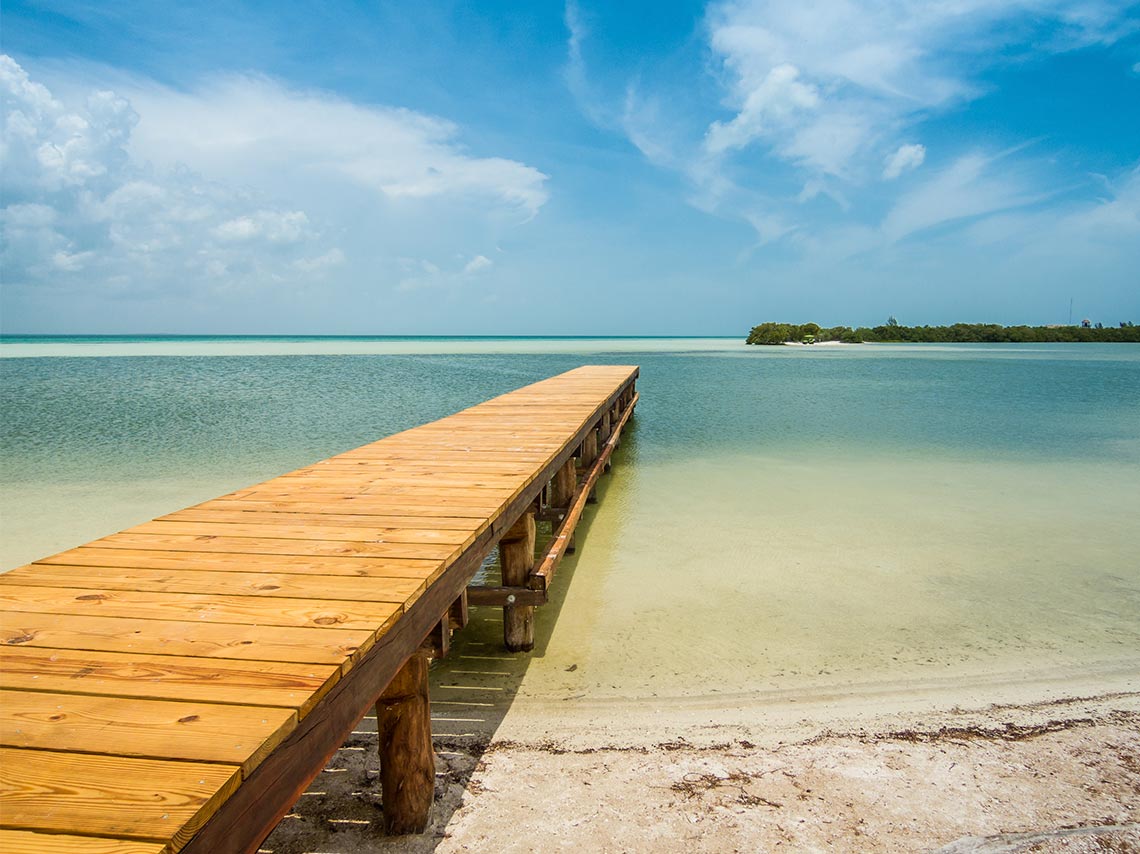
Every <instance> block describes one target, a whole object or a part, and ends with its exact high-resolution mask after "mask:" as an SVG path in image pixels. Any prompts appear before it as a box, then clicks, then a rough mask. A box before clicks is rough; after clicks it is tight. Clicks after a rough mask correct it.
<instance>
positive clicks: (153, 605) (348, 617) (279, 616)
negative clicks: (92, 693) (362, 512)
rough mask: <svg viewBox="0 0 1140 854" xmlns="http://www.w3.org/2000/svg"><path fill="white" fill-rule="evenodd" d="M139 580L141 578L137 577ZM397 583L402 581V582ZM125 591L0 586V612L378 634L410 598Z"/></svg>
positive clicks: (129, 586)
mask: <svg viewBox="0 0 1140 854" xmlns="http://www.w3.org/2000/svg"><path fill="white" fill-rule="evenodd" d="M165 574H170V573H165ZM202 574H204V573H191V575H202ZM218 575H219V576H222V577H224V578H232V577H234V576H235V575H238V573H232V572H226V573H218ZM135 577H136V578H137V574H136V576H135ZM320 578H321V577H320V576H315V577H313V576H309V577H307V580H310V581H320ZM336 580H337V581H340V580H341V579H336ZM398 580H399V581H403V579H398ZM405 584H406V582H405ZM156 586H159V587H169V586H170V585H169V584H162V585H156ZM174 586H175V587H177V585H174ZM314 586H315V585H314ZM408 586H410V585H408ZM124 587H125V589H121V590H116V589H112V588H109V587H106V586H103V587H96V588H83V587H52V586H45V587H34V586H23V585H16V584H0V607H3V608H4V609H6V610H8V611H12V612H16V611H20V612H24V613H29V612H34V613H41V614H98V615H100V616H103V617H133V618H135V619H145V620H188V619H193V620H199V621H202V622H210V623H247V624H252V625H262V626H309V627H312V628H320V627H324V626H336V627H338V628H342V629H365V630H375V628H376V627H377V626H382V625H384V624H385V623H386V622H388V620H390V619H391V618H392V617H393V616H394V615H395V614H396V613H397V612H399V611H400V609H401V606H402V605H403V603H404V602H405V601H406V600H407V598H408V596H407V594H406V593H405V595H397V594H395V593H394V592H391V591H390V592H389V593H388V596H389V597H390V599H389V600H388V601H380V602H376V601H371V602H370V601H359V600H353V599H317V598H309V599H300V598H282V597H270V596H265V595H259V596H253V595H246V596H233V595H225V594H219V593H209V594H199V593H187V592H184V591H181V590H177V589H176V590H166V591H163V592H151V591H149V590H147V589H146V585H145V583H144V584H137V583H133V582H127V583H126V584H125V585H124ZM318 589H319V588H318ZM261 592H262V593H264V592H265V591H264V590H262V591H261ZM369 593H371V594H372V595H373V597H374V596H376V595H383V594H381V593H380V591H371V590H370V591H369ZM329 595H335V594H334V593H330V594H329Z"/></svg>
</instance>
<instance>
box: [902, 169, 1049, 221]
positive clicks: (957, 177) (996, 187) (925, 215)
mask: <svg viewBox="0 0 1140 854" xmlns="http://www.w3.org/2000/svg"><path fill="white" fill-rule="evenodd" d="M998 163H1001V164H1002V168H1001V169H1000V170H999V169H994V168H993V167H994V166H995V164H998ZM1041 198H1042V196H1041V195H1040V194H1039V193H1036V192H1035V191H1034V190H1033V189H1032V182H1031V181H1030V180H1029V179H1028V178H1027V177H1025V176H1023V175H1020V174H1019V173H1018V172H1017V170H1015V169H1011V168H1009V164H1008V163H1006V162H1003V158H1002V157H996V158H995V157H985V156H983V155H981V154H969V155H965V156H963V157H960V158H959V159H958V160H956V161H955V162H954V163H952V164H951V165H950V166H949V167H947V168H946V169H944V170H942V171H941V172H938V173H936V174H934V175H932V176H931V177H930V178H928V179H927V180H926V181H924V182H922V183H920V184H919V185H918V186H916V187H914V188H913V189H910V190H909V191H907V192H906V193H904V194H903V195H902V196H901V197H900V198H899V199H898V201H897V202H896V203H895V205H894V207H893V208H892V209H891V210H890V212H889V213H888V214H887V216H886V218H885V219H884V220H883V224H882V233H883V235H884V237H885V238H886V239H887V240H889V241H898V240H901V239H903V238H904V237H907V236H908V235H911V234H914V233H916V232H919V231H923V230H924V229H927V228H932V227H934V226H936V225H941V224H942V223H948V222H953V221H955V220H962V219H967V218H969V217H977V216H982V215H985V214H991V213H994V212H997V211H1003V210H1009V209H1011V208H1017V207H1022V206H1025V205H1029V204H1032V203H1034V202H1038V201H1041Z"/></svg>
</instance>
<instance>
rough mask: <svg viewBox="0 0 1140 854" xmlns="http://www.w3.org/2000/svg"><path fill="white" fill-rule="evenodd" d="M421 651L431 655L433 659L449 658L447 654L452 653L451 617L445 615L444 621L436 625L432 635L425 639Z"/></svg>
mask: <svg viewBox="0 0 1140 854" xmlns="http://www.w3.org/2000/svg"><path fill="white" fill-rule="evenodd" d="M420 649H421V650H423V651H424V652H426V653H427V654H428V655H430V656H431V657H432V658H435V659H440V658H447V654H448V653H449V652H450V651H451V617H450V616H448V615H445V616H444V618H443V619H442V620H440V621H439V622H438V623H436V624H435V627H434V628H433V629H432V630H431V633H430V634H428V636H427V637H426V638H424V642H423V644H421V646H420Z"/></svg>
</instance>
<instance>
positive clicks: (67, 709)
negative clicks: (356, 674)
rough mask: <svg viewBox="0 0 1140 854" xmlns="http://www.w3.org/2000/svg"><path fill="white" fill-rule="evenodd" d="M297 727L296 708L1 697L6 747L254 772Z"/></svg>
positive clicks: (24, 694)
mask: <svg viewBox="0 0 1140 854" xmlns="http://www.w3.org/2000/svg"><path fill="white" fill-rule="evenodd" d="M296 725H297V715H296V713H295V712H293V710H292V709H272V708H264V707H252V708H250V707H246V706H228V705H220V704H216V703H178V702H168V701H161V700H138V699H135V698H126V697H92V696H88V695H83V694H45V693H39V692H34V691H4V692H0V745H2V746H4V747H23V748H33V749H41V750H46V749H51V750H72V751H77V752H81V753H104V754H107V755H110V756H136V757H140V758H152V759H191V760H197V761H200V762H217V763H221V764H224V765H240V766H241V769H242V773H243V774H248V773H249V772H250V771H252V770H253V769H254V768H256V767H257V764H258V763H259V762H261V760H262V759H264V758H265V757H266V756H268V755H269V752H270V751H271V750H273V748H275V747H276V746H277V745H278V744H280V743H281V742H282V740H283V739H284V738H285V736H287V735H288V734H289V733H290V732H291V731H292V729H293V728H294V727H295V726H296Z"/></svg>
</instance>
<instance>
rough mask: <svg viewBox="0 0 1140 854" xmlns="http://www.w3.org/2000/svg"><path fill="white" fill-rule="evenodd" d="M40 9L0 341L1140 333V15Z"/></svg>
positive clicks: (1056, 3)
mask: <svg viewBox="0 0 1140 854" xmlns="http://www.w3.org/2000/svg"><path fill="white" fill-rule="evenodd" d="M317 9H318V6H315V5H314V4H311V3H295V4H294V3H289V2H283V1H279V2H262V3H252V2H246V3H242V2H228V3H225V4H222V3H195V2H181V3H178V4H164V3H142V2H138V3H135V2H114V0H99V2H71V3H69V2H52V3H48V2H19V0H6V2H5V3H4V6H3V11H2V13H0V15H2V16H0V52H2V53H3V57H2V58H0V90H2V92H3V111H4V128H3V146H4V148H3V198H2V200H0V204H2V207H3V212H2V215H3V220H2V226H3V238H2V241H3V242H2V245H0V252H2V264H3V266H2V270H0V273H2V282H3V290H2V292H0V312H2V314H0V325H2V328H3V330H4V331H5V332H8V333H19V332H33V333H51V332H62V333H69V332H88V333H123V332H137V333H195V332H203V333H284V334H303V333H310V334H727V335H733V334H743V333H745V332H746V331H747V330H748V328H749V327H750V326H752V325H753V324H755V323H759V322H762V321H765V320H785V321H793V322H806V321H808V320H815V321H816V322H819V323H824V324H838V323H845V324H851V325H860V324H877V323H881V322H883V320H885V318H886V317H887V316H888V315H894V316H896V317H898V318H899V320H900V321H901V322H903V323H914V324H921V323H950V322H955V321H992V322H1001V323H1020V322H1027V323H1058V322H1065V321H1066V320H1067V319H1068V314H1069V304H1070V299H1071V300H1072V301H1073V305H1074V312H1075V314H1076V315H1077V317H1078V318H1081V317H1089V318H1091V319H1093V320H1096V321H1101V322H1104V323H1105V324H1113V325H1115V324H1116V323H1117V322H1119V321H1121V320H1134V321H1137V322H1140V272H1138V271H1140V4H1138V3H1112V2H1098V0H1084V2H1063V0H1017V2H994V0H984V1H983V0H945V2H911V0H893V2H875V3H872V2H861V0H813V2H786V3H785V2H775V0H735V2H711V3H667V2H655V3H620V4H615V3H595V2H591V0H576V2H570V3H567V4H565V5H560V4H557V3H492V2H487V3H478V4H461V3H441V2H431V1H430V0H428V1H427V2H420V3H415V4H407V3H370V4H365V3H340V4H327V6H321V7H319V11H315V10H317Z"/></svg>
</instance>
